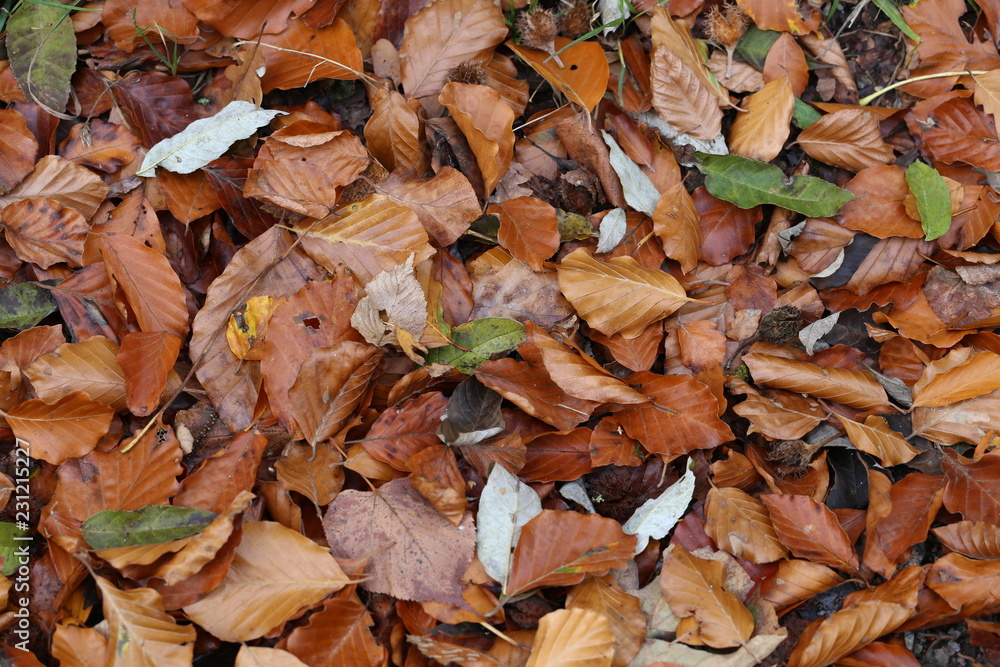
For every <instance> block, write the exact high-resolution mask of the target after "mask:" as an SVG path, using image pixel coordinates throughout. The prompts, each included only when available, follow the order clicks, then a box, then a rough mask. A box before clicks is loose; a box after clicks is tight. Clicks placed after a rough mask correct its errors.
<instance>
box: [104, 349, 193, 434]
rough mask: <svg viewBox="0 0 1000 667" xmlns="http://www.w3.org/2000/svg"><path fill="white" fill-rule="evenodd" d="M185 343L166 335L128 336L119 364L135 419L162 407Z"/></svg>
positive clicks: (119, 357)
mask: <svg viewBox="0 0 1000 667" xmlns="http://www.w3.org/2000/svg"><path fill="white" fill-rule="evenodd" d="M182 343H183V341H181V339H180V338H178V337H177V336H174V335H173V334H169V333H167V332H165V331H156V332H153V333H140V332H136V333H129V334H125V336H124V337H123V338H122V346H121V349H120V350H118V354H117V360H118V363H119V364H121V367H122V372H123V373H124V374H125V404H126V406H127V407H128V409H129V412H131V413H132V414H134V415H138V416H143V415H149V414H151V413H152V412H153V410H155V409H156V406H157V405H159V403H160V395H161V394H163V390H164V389H166V387H167V374H168V373H169V372H170V371H171V370H172V369H173V367H174V362H175V361H177V355H178V353H179V352H180V349H181V345H182Z"/></svg>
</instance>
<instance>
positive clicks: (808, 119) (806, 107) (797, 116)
mask: <svg viewBox="0 0 1000 667" xmlns="http://www.w3.org/2000/svg"><path fill="white" fill-rule="evenodd" d="M822 117H823V114H821V113H820V112H819V111H817V110H816V109H814V108H813V106H812V105H811V104H806V103H805V102H803V101H802V100H800V99H799V98H797V97H796V98H795V109H794V110H793V111H792V122H793V123H795V126H796V127H797V128H799V129H800V130H804V129H806V128H807V127H809V126H810V125H812V124H813V123H815V122H816V121H818V120H819V119H820V118H822Z"/></svg>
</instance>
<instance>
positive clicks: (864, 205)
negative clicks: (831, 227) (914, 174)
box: [837, 165, 924, 239]
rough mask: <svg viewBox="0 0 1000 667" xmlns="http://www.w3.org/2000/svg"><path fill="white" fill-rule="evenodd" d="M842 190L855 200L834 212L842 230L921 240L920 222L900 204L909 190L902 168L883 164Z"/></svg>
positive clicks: (861, 175) (857, 178)
mask: <svg viewBox="0 0 1000 667" xmlns="http://www.w3.org/2000/svg"><path fill="white" fill-rule="evenodd" d="M844 189H845V190H847V191H849V192H851V193H852V194H853V195H854V197H855V198H854V199H852V200H851V201H849V202H847V203H846V204H844V206H843V207H841V209H840V211H839V212H838V213H837V219H838V220H839V221H840V224H842V225H843V226H844V227H847V228H848V229H854V230H857V231H859V232H865V233H866V234H871V235H872V236H877V237H878V238H887V237H889V236H906V237H908V238H911V239H919V238H922V237H923V235H924V230H923V229H922V228H921V226H920V222H919V221H917V220H914V219H913V218H911V217H910V216H908V215H907V214H906V206H905V205H904V203H903V201H904V200H905V199H906V196H907V195H908V194H909V193H910V189H909V187H908V186H907V185H906V170H905V169H904V168H903V167H899V166H896V165H886V166H875V167H868V168H867V169H862V170H861V171H859V172H858V175H857V176H855V177H854V178H852V179H851V180H850V181H849V182H848V183H847V185H845V186H844Z"/></svg>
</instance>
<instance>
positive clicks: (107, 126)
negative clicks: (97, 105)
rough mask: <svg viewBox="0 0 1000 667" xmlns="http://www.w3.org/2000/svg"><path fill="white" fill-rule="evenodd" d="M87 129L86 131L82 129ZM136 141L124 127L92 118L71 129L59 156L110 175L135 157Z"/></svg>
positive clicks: (60, 147) (60, 148)
mask: <svg viewBox="0 0 1000 667" xmlns="http://www.w3.org/2000/svg"><path fill="white" fill-rule="evenodd" d="M84 128H86V129H84ZM138 148H139V140H138V139H137V138H136V136H135V135H134V134H132V133H131V132H129V130H128V128H127V127H125V126H124V125H116V124H114V123H105V122H104V121H103V120H101V119H99V118H94V119H93V120H91V121H90V122H89V123H86V124H84V123H81V124H79V125H74V126H73V128H72V129H71V130H70V132H69V137H67V138H66V140H65V141H63V142H62V144H61V145H60V146H59V154H60V155H62V156H63V157H64V158H66V159H67V160H72V161H73V162H76V163H77V164H82V165H84V166H87V167H90V168H92V169H97V170H98V171H103V172H105V173H108V174H112V173H114V172H116V171H118V170H119V169H121V168H122V167H123V166H124V165H127V164H130V163H131V162H132V161H133V160H135V158H136V157H137V151H138Z"/></svg>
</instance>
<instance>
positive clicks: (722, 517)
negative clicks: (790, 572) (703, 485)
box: [705, 488, 788, 563]
mask: <svg viewBox="0 0 1000 667" xmlns="http://www.w3.org/2000/svg"><path fill="white" fill-rule="evenodd" d="M705 532H706V533H707V534H708V536H709V537H711V538H712V540H713V541H714V542H715V543H716V544H717V545H719V548H720V549H724V550H725V551H728V552H729V553H731V554H733V555H734V556H736V557H737V558H743V559H746V560H748V561H750V562H751V563H772V562H774V561H776V560H781V559H782V558H784V557H785V556H787V555H788V549H786V548H785V546H784V545H783V544H782V543H781V542H780V541H779V540H778V536H777V534H776V533H775V531H774V526H773V525H772V524H771V518H770V517H769V516H768V513H767V510H766V509H765V508H764V505H763V503H761V502H760V501H759V500H757V499H756V498H754V497H753V496H751V495H749V494H746V493H744V492H743V491H740V490H739V489H734V488H723V489H720V488H712V489H711V490H709V492H708V502H707V504H706V506H705Z"/></svg>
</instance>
